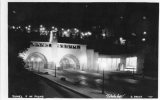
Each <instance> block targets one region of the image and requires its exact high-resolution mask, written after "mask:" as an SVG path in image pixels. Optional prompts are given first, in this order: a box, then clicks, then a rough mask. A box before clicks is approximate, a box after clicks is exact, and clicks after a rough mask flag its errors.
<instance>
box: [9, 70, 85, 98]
mask: <svg viewBox="0 0 160 100" xmlns="http://www.w3.org/2000/svg"><path fill="white" fill-rule="evenodd" d="M9 97H10V98H21V97H22V98H86V97H84V96H83V95H81V94H78V93H74V92H73V91H70V90H68V89H66V88H64V87H61V86H59V85H57V84H56V83H54V82H52V81H50V80H48V79H45V78H42V77H40V76H38V75H35V74H33V73H31V72H27V73H26V72H24V73H23V75H21V74H19V75H18V76H16V77H14V80H13V81H10V85H9Z"/></svg>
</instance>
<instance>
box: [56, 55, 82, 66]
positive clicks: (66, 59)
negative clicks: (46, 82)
mask: <svg viewBox="0 0 160 100" xmlns="http://www.w3.org/2000/svg"><path fill="white" fill-rule="evenodd" d="M59 64H60V66H61V68H62V69H64V67H65V66H66V67H65V68H67V66H68V68H73V69H80V63H79V60H78V58H77V57H76V56H74V55H72V54H67V55H65V56H63V58H62V59H61V60H60V62H59ZM63 64H65V66H63Z"/></svg>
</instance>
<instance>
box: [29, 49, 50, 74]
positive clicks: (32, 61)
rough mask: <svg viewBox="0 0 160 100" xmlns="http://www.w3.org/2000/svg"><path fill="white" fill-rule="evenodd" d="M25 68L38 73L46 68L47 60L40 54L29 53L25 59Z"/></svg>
mask: <svg viewBox="0 0 160 100" xmlns="http://www.w3.org/2000/svg"><path fill="white" fill-rule="evenodd" d="M26 67H27V68H29V69H30V70H34V71H38V72H40V71H41V69H42V68H47V59H46V58H45V56H44V55H43V54H41V53H37V52H35V53H31V54H30V55H29V56H28V57H27V59H26Z"/></svg>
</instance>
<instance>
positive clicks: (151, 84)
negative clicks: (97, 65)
mask: <svg viewBox="0 0 160 100" xmlns="http://www.w3.org/2000/svg"><path fill="white" fill-rule="evenodd" d="M57 75H63V76H65V77H67V78H68V79H73V80H81V81H80V83H79V84H77V85H81V86H86V87H90V88H95V89H101V88H102V75H98V74H93V73H86V72H77V71H69V70H67V71H63V72H62V73H58V74H57ZM132 77H133V76H129V74H123V73H118V74H117V73H107V72H106V74H105V81H104V84H105V85H104V88H105V91H107V92H109V93H112V94H121V95H124V97H126V98H132V97H133V98H136V97H138V98H141V97H142V98H148V97H149V98H150V97H153V98H156V97H157V96H158V81H157V80H147V79H133V78H132Z"/></svg>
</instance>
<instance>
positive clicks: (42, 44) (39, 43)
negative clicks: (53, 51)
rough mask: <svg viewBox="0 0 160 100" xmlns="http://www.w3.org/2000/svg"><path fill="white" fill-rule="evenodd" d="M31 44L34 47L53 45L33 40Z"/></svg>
mask: <svg viewBox="0 0 160 100" xmlns="http://www.w3.org/2000/svg"><path fill="white" fill-rule="evenodd" d="M31 46H33V47H52V44H50V43H42V42H32V44H31Z"/></svg>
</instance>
